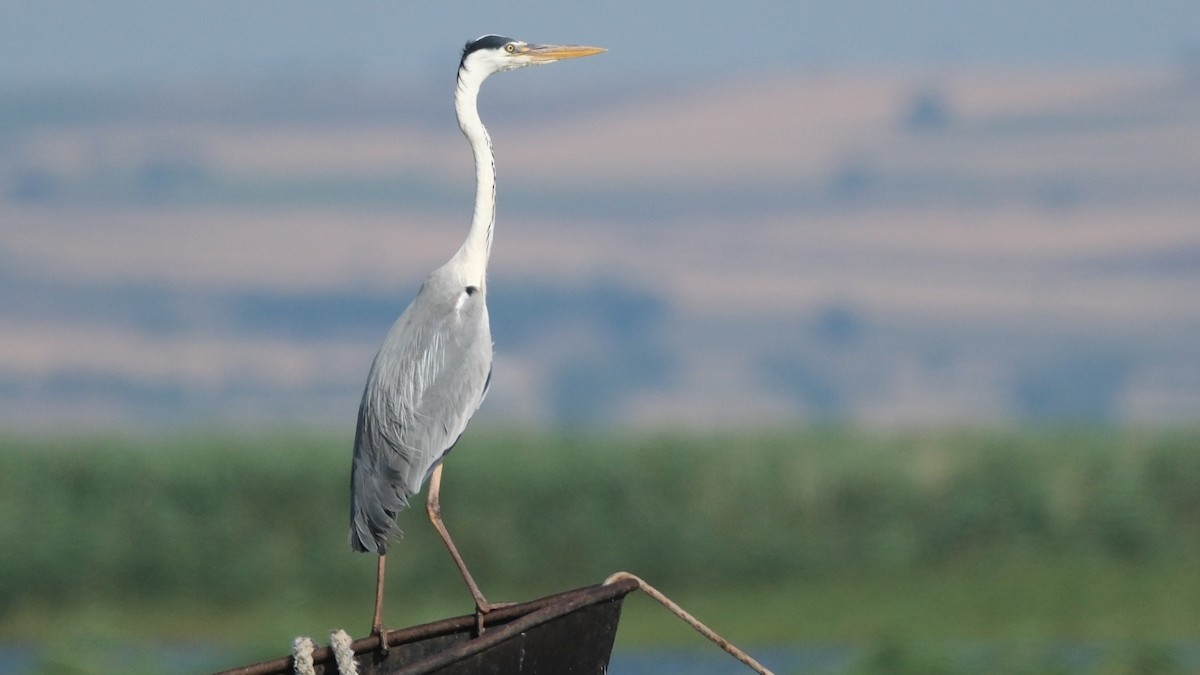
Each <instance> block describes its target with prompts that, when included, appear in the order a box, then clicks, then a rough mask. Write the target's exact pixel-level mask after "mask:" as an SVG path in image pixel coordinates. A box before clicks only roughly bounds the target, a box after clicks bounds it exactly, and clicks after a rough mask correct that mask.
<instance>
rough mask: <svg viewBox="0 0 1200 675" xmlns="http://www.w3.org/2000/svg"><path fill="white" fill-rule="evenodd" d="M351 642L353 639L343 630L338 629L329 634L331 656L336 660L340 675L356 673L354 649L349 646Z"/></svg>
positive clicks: (356, 674)
mask: <svg viewBox="0 0 1200 675" xmlns="http://www.w3.org/2000/svg"><path fill="white" fill-rule="evenodd" d="M352 642H354V640H353V639H352V638H351V637H350V636H349V635H347V634H346V631H344V630H341V629H338V630H335V631H333V632H331V633H330V634H329V647H330V649H332V650H333V658H334V660H335V661H337V667H338V672H339V673H341V675H358V664H357V663H355V662H354V650H353V649H351V648H350V643H352Z"/></svg>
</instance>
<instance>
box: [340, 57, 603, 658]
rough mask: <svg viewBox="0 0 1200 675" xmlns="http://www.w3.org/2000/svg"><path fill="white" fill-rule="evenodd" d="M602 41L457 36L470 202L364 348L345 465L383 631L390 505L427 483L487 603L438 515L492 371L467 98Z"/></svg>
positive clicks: (480, 144) (491, 191) (485, 221)
mask: <svg viewBox="0 0 1200 675" xmlns="http://www.w3.org/2000/svg"><path fill="white" fill-rule="evenodd" d="M602 51H604V50H603V49H599V48H597V47H576V46H560V45H531V44H527V43H525V42H520V41H517V40H512V39H510V38H503V37H499V36H495V35H485V36H484V37H482V38H479V39H478V40H475V41H473V42H470V43H468V44H467V46H466V48H465V49H463V55H462V60H461V61H460V62H459V67H458V80H457V83H456V87H455V94H454V109H455V112H456V114H457V118H458V126H459V128H460V129H461V130H462V132H463V135H464V136H466V138H467V141H468V142H469V143H470V144H471V152H472V153H473V155H474V158H475V212H474V215H473V216H472V218H471V226H470V229H468V230H467V237H466V240H465V241H463V244H462V246H461V247H460V248H459V249H458V252H457V253H455V254H454V255H453V256H452V257H451V258H450V260H449V261H448V262H446V264H444V265H442V266H441V267H439V268H437V269H436V270H434V271H433V273H432V274H430V275H429V277H428V278H427V279H426V280H425V283H424V285H422V286H421V290H420V291H419V292H418V293H417V297H416V298H415V299H414V300H413V301H412V304H410V305H409V306H408V308H407V309H405V310H404V313H403V314H401V315H400V318H399V319H397V320H396V323H395V324H393V325H392V328H391V330H389V331H388V334H387V337H385V338H384V341H383V346H381V347H380V348H379V353H377V354H376V355H375V360H374V362H372V364H371V371H370V373H369V374H368V375H367V384H366V387H365V388H364V389H363V395H362V402H361V403H360V404H359V409H358V428H357V430H356V431H355V434H354V462H353V466H352V467H351V470H350V546H351V548H353V549H354V550H356V551H362V552H366V551H370V552H372V553H376V554H378V555H379V562H378V567H377V570H376V578H375V615H374V618H373V620H372V624H371V625H372V631H373V632H375V633H377V634H379V635H380V636H381V640H382V634H383V623H382V613H383V581H384V569H385V565H384V560H385V558H386V554H387V550H388V546H389V544H390V543H391V541H392V539H393V537H394V536H395V535H396V534H397V533H398V530H397V527H396V516H397V514H399V513H400V511H402V510H403V509H404V508H405V507H407V506H408V501H409V499H411V498H412V496H413V495H415V494H417V492H419V491H420V490H421V486H422V485H424V484H425V483H426V481H428V482H429V483H430V487H429V496H428V498H427V500H426V512H427V513H428V514H429V519H430V522H431V523H432V524H433V526H434V527H435V528H436V529H437V530H438V534H439V535H440V536H441V538H442V542H443V543H444V544H445V545H446V548H447V549H448V550H449V552H450V555H451V557H452V558H453V560H454V563H455V565H456V566H458V569H459V573H460V574H462V577H463V581H465V582H466V584H467V587H468V588H469V589H470V591H471V595H472V597H474V599H475V607H476V610H477V611H478V612H479V613H480V614H483V613H485V612H488V611H490V610H491V608H492V607H493V605H491V604H490V603H488V602H487V599H486V598H484V597H483V593H481V592H480V590H479V587H478V585H477V584H476V583H475V581H474V580H473V579H472V578H471V574H470V572H469V571H468V570H467V566H466V563H464V562H463V560H462V556H460V555H459V553H458V550H457V548H456V547H455V546H454V542H453V541H452V540H451V538H450V533H449V532H448V531H447V529H446V527H445V524H444V523H443V522H442V519H441V505H440V501H439V499H438V493H439V490H440V485H441V475H442V474H441V472H442V468H441V462H442V460H443V459H444V458H445V456H446V453H447V452H449V451H450V448H452V447H453V446H454V443H455V442H457V441H458V437H459V436H460V435H462V433H463V430H464V429H466V427H467V422H468V421H469V420H470V419H471V415H473V414H474V413H475V410H476V409H477V408H478V407H479V404H480V403H482V402H483V397H484V395H485V394H486V393H487V388H488V385H489V384H490V382H491V369H492V334H491V329H490V328H489V326H488V311H487V285H486V277H487V263H488V258H489V256H490V255H491V248H492V230H493V227H494V225H495V219H496V218H495V215H496V165H495V158H494V156H493V153H492V143H491V139H489V138H488V134H487V129H485V128H484V126H483V122H482V121H481V120H480V119H479V110H478V107H477V105H476V100H477V98H478V94H479V88H480V86H481V85H482V84H483V81H484V80H485V79H487V78H488V76H490V75H492V74H494V73H499V72H502V71H505V70H513V69H515V68H522V67H524V66H530V65H536V64H541V63H553V62H554V61H557V60H561V59H570V58H577V57H580V56H588V55H591V54H598V53H600V52H602Z"/></svg>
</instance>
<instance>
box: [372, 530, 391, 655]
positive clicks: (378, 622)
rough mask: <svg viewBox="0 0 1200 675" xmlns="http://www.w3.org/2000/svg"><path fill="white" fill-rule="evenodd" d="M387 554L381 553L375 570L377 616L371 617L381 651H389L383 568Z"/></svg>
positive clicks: (373, 630) (373, 631) (373, 632)
mask: <svg viewBox="0 0 1200 675" xmlns="http://www.w3.org/2000/svg"><path fill="white" fill-rule="evenodd" d="M386 564H387V556H386V555H384V554H382V553H380V554H379V566H378V567H377V568H376V570H375V616H374V617H373V618H372V619H371V634H372V635H378V636H379V651H381V652H384V653H387V648H388V645H387V630H385V629H384V627H383V569H384V566H385V565H386Z"/></svg>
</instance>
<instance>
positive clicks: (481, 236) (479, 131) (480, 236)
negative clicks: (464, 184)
mask: <svg viewBox="0 0 1200 675" xmlns="http://www.w3.org/2000/svg"><path fill="white" fill-rule="evenodd" d="M482 83H483V78H482V77H479V76H477V75H475V74H473V73H471V72H469V71H465V70H464V71H460V72H459V75H458V87H457V89H456V91H455V93H454V108H455V112H456V113H457V114H458V126H459V128H460V129H462V132H463V135H464V136H466V137H467V141H468V142H470V144H471V152H472V153H474V155H475V214H474V215H473V216H472V218H471V229H469V230H468V231H467V239H466V241H464V242H463V245H462V247H461V248H459V250H458V253H456V254H455V255H454V258H453V259H452V261H456V262H457V263H458V265H459V266H460V268H461V270H462V272H463V274H464V276H466V277H467V279H468V280H469V281H470V282H471V283H473V284H475V285H478V286H479V287H480V288H483V286H484V277H485V276H486V274H487V264H488V257H489V256H490V255H491V252H492V228H493V227H494V226H495V224H496V157H495V155H494V154H493V152H492V140H491V138H489V137H488V133H487V129H486V128H484V126H483V120H481V119H479V107H478V105H477V100H478V98H479V86H480V85H481V84H482Z"/></svg>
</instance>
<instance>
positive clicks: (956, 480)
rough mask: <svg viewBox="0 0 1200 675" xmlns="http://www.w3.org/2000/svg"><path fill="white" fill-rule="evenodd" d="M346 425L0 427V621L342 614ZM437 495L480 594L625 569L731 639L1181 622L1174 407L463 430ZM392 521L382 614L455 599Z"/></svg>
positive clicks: (349, 560) (503, 593)
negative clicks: (1154, 418) (1024, 416)
mask: <svg viewBox="0 0 1200 675" xmlns="http://www.w3.org/2000/svg"><path fill="white" fill-rule="evenodd" d="M349 446H350V443H349V438H342V437H332V436H330V435H329V434H328V433H312V434H297V433H260V434H252V433H230V434H205V433H197V434H180V435H175V436H153V437H150V436H147V437H134V436H129V437H118V436H109V437H104V438H95V437H81V436H66V435H63V436H57V437H52V438H42V437H19V436H13V435H10V436H7V437H4V438H3V439H0V542H2V543H3V549H4V550H3V554H2V555H0V636H3V640H4V641H9V642H40V643H43V644H45V643H47V642H53V641H54V640H55V639H60V638H62V637H63V636H81V635H82V636H87V638H88V640H87V643H88V644H91V645H93V646H95V645H100V647H96V648H97V649H99V648H102V647H103V645H105V644H123V643H127V642H128V641H130V640H131V639H136V640H141V641H150V642H156V643H163V642H167V643H170V644H174V645H179V646H180V648H182V647H184V646H188V645H191V646H196V645H199V646H204V645H209V646H211V645H224V646H227V647H228V648H229V649H231V650H241V651H238V654H244V655H245V656H246V660H255V659H260V658H267V657H271V656H275V655H278V654H279V653H283V652H285V651H286V649H287V645H288V644H289V643H290V639H291V637H293V636H295V635H298V634H311V635H314V636H323V635H325V634H327V633H328V631H329V630H330V629H332V628H338V627H343V628H346V629H347V630H348V631H350V632H351V633H353V634H356V635H361V634H365V632H366V630H367V624H368V618H369V616H368V615H369V613H370V611H371V607H372V597H373V590H374V588H373V583H374V558H373V557H372V556H365V555H358V554H353V553H351V551H350V549H349V547H348V545H347V543H346V524H347V523H346V521H347V518H348V508H349V507H348V488H349V465H350V447H349ZM443 512H444V516H445V518H446V522H447V525H448V526H449V528H450V530H451V532H452V533H453V534H454V536H455V540H456V542H458V544H459V546H460V548H461V549H462V551H463V554H464V556H465V557H466V559H467V562H468V564H469V565H470V566H471V568H472V571H473V572H474V573H475V575H476V578H477V580H478V581H479V582H480V584H481V585H482V587H483V589H484V591H485V592H486V593H487V594H488V596H489V597H490V598H491V599H493V600H523V599H530V598H533V597H538V596H541V595H545V594H549V593H552V592H556V591H560V590H566V589H568V588H573V587H577V586H583V585H588V584H592V583H598V582H599V581H601V580H603V579H604V578H605V577H606V576H607V575H608V574H609V573H611V572H613V571H616V570H620V569H624V570H629V571H632V572H635V573H637V574H639V575H640V576H642V577H643V578H645V579H647V580H648V581H649V582H650V583H652V584H654V585H656V586H658V587H659V588H660V589H662V590H663V591H664V592H666V593H668V594H669V595H672V596H673V597H675V598H676V599H677V600H680V601H681V602H682V603H683V604H684V606H685V607H687V608H689V609H690V610H692V611H693V612H694V613H695V614H696V615H697V616H699V617H700V618H701V619H703V620H707V621H708V622H710V623H711V624H712V625H713V627H714V628H716V629H717V630H718V631H720V632H723V633H725V634H727V637H730V638H731V639H733V640H734V641H735V642H741V643H745V644H747V645H751V646H752V645H754V644H800V643H822V642H837V643H850V644H858V645H863V646H864V647H865V652H864V653H865V656H864V657H863V659H861V662H860V663H858V665H857V666H856V667H857V668H859V670H858V671H856V672H896V673H902V672H941V671H946V672H955V671H959V672H961V668H959V667H958V666H950V665H946V664H947V663H954V662H955V661H953V659H950V657H949V656H946V654H947V653H946V652H939V651H938V650H937V649H936V648H930V649H927V648H926V647H925V646H923V645H938V644H946V643H953V642H955V641H982V642H986V643H989V644H991V643H997V642H1000V643H1005V644H1012V645H1038V644H1051V643H1055V642H1056V641H1061V640H1085V641H1086V640H1102V641H1106V643H1110V644H1113V645H1115V646H1118V647H1120V648H1121V649H1124V651H1120V652H1119V654H1117V656H1115V657H1113V659H1109V660H1106V661H1105V663H1104V665H1103V666H1102V667H1101V666H1097V667H1098V668H1100V669H1098V670H1094V671H1088V672H1129V673H1134V672H1188V671H1185V670H1182V669H1177V670H1171V669H1170V668H1166V667H1164V668H1160V669H1157V670H1155V669H1154V668H1151V669H1149V670H1146V669H1139V667H1138V664H1144V663H1148V662H1150V661H1154V663H1159V662H1161V663H1165V664H1168V665H1170V663H1171V661H1170V659H1171V658H1172V657H1171V652H1170V650H1169V649H1166V648H1160V645H1163V644H1172V643H1175V642H1179V641H1183V642H1188V641H1191V642H1192V643H1194V642H1195V641H1196V639H1197V638H1198V637H1200V635H1198V629H1197V628H1196V627H1197V626H1200V430H1191V429H1182V430H1157V431H1149V430H1112V429H1041V430H1035V431H1024V432H1017V431H971V430H940V431H932V432H916V431H914V432H887V433H884V432H878V433H874V432H867V431H862V430H853V429H847V428H823V429H811V430H806V431H778V432H762V433H758V434H756V435H753V436H746V435H741V434H735V433H732V432H731V433H725V434H714V435H705V436H698V435H691V436H684V435H670V434H632V433H629V434H590V435H571V434H565V433H563V434H550V433H539V434H534V433H524V432H515V431H502V430H495V429H473V430H472V431H471V432H469V433H468V435H467V437H465V438H464V439H463V441H462V443H460V445H459V446H458V447H456V449H455V450H454V451H453V453H451V455H450V456H449V458H448V460H447V468H446V474H445V481H444V484H443ZM402 526H403V527H404V529H405V530H406V533H407V536H406V538H405V539H404V540H402V541H400V542H398V543H397V544H396V545H395V546H394V548H393V553H394V555H391V556H389V569H388V587H387V596H388V600H387V603H388V604H387V605H386V610H387V611H386V619H387V622H388V624H389V625H390V626H394V627H399V626H402V625H410V624H414V623H419V622H424V621H430V620H434V619H437V618H442V617H444V616H450V615H454V614H463V613H467V612H468V611H469V610H470V608H471V605H470V599H469V596H468V595H467V593H466V591H465V589H464V588H463V587H462V582H461V580H460V579H459V578H458V576H457V574H456V572H455V570H454V567H453V565H452V564H451V562H450V560H449V557H448V556H447V555H446V553H445V551H444V549H443V548H442V547H441V545H440V543H439V542H438V541H437V539H436V535H435V534H434V533H433V531H432V528H431V527H430V526H429V525H428V523H427V522H426V520H425V516H424V512H423V509H420V508H417V509H413V510H410V511H408V512H406V513H405V514H403V515H402ZM626 607H627V610H626V617H625V620H624V621H623V623H622V630H621V634H620V636H619V638H618V645H622V644H626V645H628V644H633V645H638V644H664V643H669V644H696V643H695V642H693V641H694V640H697V639H698V638H696V637H695V636H694V634H692V633H691V632H690V629H687V628H686V627H685V626H682V625H681V624H680V625H677V622H676V621H675V620H674V619H673V618H671V617H669V616H668V615H666V614H665V612H662V611H661V610H660V609H659V608H657V606H654V605H653V604H652V603H651V602H649V601H648V600H644V599H640V598H637V599H635V598H631V599H630V600H629V601H628V602H627V603H626ZM698 648H702V647H698ZM1038 653H1039V654H1040V653H1042V652H1038ZM1014 654H1016V656H1014ZM1005 655H1006V656H1005V658H1006V659H1008V660H1007V661H1006V660H1004V659H1001V660H1000V661H996V663H1008V662H1009V661H1011V662H1012V663H1016V662H1017V660H1019V655H1020V649H1018V648H1016V647H1014V648H1013V649H1011V650H1007V651H1006V652H1005ZM1039 658H1041V657H1039ZM947 659H950V660H948V661H947ZM1114 659H1115V660H1114ZM1155 659H1158V660H1157V661H1155ZM235 662H236V661H235ZM1024 662H1025V661H1022V663H1024ZM1028 662H1029V663H1043V662H1041V661H1038V660H1037V659H1032V660H1030V661H1028ZM122 663H124V664H125V666H128V662H127V661H123V662H122ZM958 663H960V665H961V662H958ZM1114 663H1116V664H1117V665H1113V664H1114ZM1123 663H1128V664H1131V665H1129V666H1128V668H1126V667H1125V666H1122V665H1120V664H1123ZM61 665H62V662H61V661H55V662H53V664H52V666H48V668H50V669H52V670H62V668H60V666H61ZM226 665H232V664H229V663H227V664H226ZM939 669H941V670H939ZM68 670H70V669H68ZM972 670H975V671H976V672H1058V671H1054V670H1050V669H1047V668H1046V667H1044V663H1043V665H1039V666H1033V667H1030V668H1028V669H1026V668H1022V669H1018V670H1011V669H1006V668H1001V669H1000V670H996V669H995V668H993V669H992V670H980V669H979V668H973V669H972ZM80 672H88V671H87V670H86V669H81V670H80Z"/></svg>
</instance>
